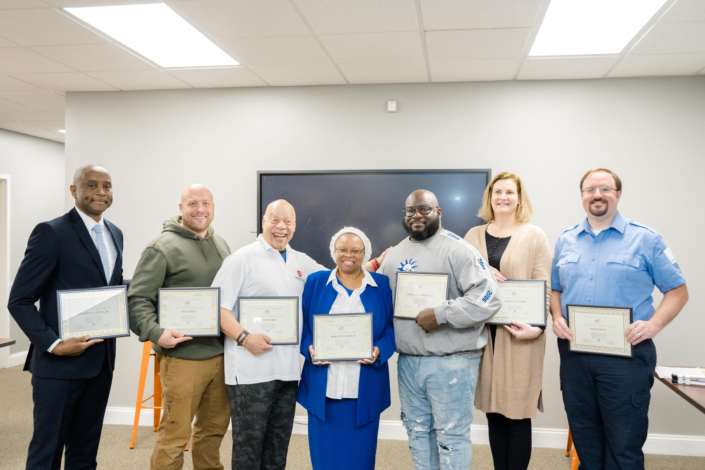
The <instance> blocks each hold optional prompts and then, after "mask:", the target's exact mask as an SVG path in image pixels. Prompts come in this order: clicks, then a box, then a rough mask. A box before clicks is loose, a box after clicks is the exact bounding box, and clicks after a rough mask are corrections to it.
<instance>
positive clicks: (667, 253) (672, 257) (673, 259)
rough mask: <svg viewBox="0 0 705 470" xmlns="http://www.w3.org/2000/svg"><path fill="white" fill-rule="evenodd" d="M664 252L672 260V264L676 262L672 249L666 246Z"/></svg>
mask: <svg viewBox="0 0 705 470" xmlns="http://www.w3.org/2000/svg"><path fill="white" fill-rule="evenodd" d="M663 254H664V255H666V257H667V258H668V261H670V262H671V264H676V257H675V256H673V253H671V249H670V248H668V247H666V249H665V250H663Z"/></svg>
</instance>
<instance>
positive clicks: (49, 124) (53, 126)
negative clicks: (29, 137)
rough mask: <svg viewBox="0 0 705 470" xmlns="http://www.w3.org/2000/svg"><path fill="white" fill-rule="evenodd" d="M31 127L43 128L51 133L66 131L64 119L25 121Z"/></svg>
mask: <svg viewBox="0 0 705 470" xmlns="http://www.w3.org/2000/svg"><path fill="white" fill-rule="evenodd" d="M24 122H26V123H27V124H29V125H32V126H37V127H41V128H43V129H46V130H49V131H56V132H58V131H59V129H66V122H65V121H64V120H63V119H60V120H56V121H24Z"/></svg>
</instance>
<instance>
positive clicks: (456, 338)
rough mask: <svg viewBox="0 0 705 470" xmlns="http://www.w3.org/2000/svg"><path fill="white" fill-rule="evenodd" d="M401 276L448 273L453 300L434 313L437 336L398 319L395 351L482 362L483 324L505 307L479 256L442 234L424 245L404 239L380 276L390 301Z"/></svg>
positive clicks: (410, 321) (454, 237)
mask: <svg viewBox="0 0 705 470" xmlns="http://www.w3.org/2000/svg"><path fill="white" fill-rule="evenodd" d="M398 271H410V272H414V271H417V272H429V273H447V274H450V281H449V282H450V286H449V292H448V299H449V300H446V301H445V302H444V303H443V304H442V305H439V306H438V307H436V308H435V309H434V310H435V313H436V320H437V321H438V324H439V325H440V326H439V327H438V329H436V330H435V331H432V332H430V333H426V332H425V331H424V330H423V329H422V328H421V327H420V326H419V325H417V324H416V322H414V320H413V319H401V318H395V319H394V336H395V339H396V343H397V352H399V353H403V354H411V355H415V356H445V355H449V354H462V355H463V356H465V357H469V358H476V357H480V356H481V355H482V349H483V348H484V347H485V345H486V344H487V332H486V329H485V322H486V321H488V320H489V319H490V318H492V316H493V315H494V314H495V313H496V312H497V311H498V310H499V309H500V307H501V306H502V303H501V301H500V299H499V297H498V296H497V284H496V281H495V278H494V275H493V274H492V271H491V270H490V268H489V265H488V264H487V262H486V261H485V260H483V259H482V256H481V255H480V253H479V252H478V251H477V250H476V249H475V248H474V247H473V246H472V245H470V244H469V243H468V242H466V241H465V240H463V239H462V238H460V237H459V236H457V235H456V234H454V233H452V232H449V231H448V230H444V229H440V230H438V232H436V234H435V235H433V236H432V237H430V238H428V239H426V240H423V241H414V240H411V239H409V238H406V239H404V240H403V241H402V242H401V243H399V244H398V245H397V246H395V247H394V248H392V249H391V250H390V251H389V253H387V256H386V257H385V258H384V261H383V262H382V266H381V267H380V269H379V271H378V272H380V273H381V274H384V275H385V276H387V277H388V278H389V286H390V287H391V289H392V296H394V295H395V291H396V273H397V272H398ZM395 301H396V299H395Z"/></svg>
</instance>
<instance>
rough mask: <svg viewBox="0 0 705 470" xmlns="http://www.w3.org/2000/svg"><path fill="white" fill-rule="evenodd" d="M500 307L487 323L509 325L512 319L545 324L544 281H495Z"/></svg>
mask: <svg viewBox="0 0 705 470" xmlns="http://www.w3.org/2000/svg"><path fill="white" fill-rule="evenodd" d="M497 289H498V292H499V298H500V299H501V300H502V308H500V309H499V311H498V312H497V313H495V314H494V316H493V317H492V319H491V320H490V321H488V322H487V323H488V324H490V325H511V324H512V320H514V321H518V322H521V323H528V324H529V325H531V326H546V281H544V280H535V279H534V280H521V281H514V280H506V281H504V282H498V283H497Z"/></svg>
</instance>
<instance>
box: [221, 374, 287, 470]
mask: <svg viewBox="0 0 705 470" xmlns="http://www.w3.org/2000/svg"><path fill="white" fill-rule="evenodd" d="M298 389H299V383H298V382H297V381H286V382H284V381H281V380H274V381H272V382H264V383H260V384H249V385H228V394H229V395H230V416H231V418H232V423H233V459H232V464H233V470H284V468H285V467H286V454H287V451H288V450H289V439H290V438H291V430H292V428H293V427H294V412H295V411H296V394H297V392H298Z"/></svg>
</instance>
